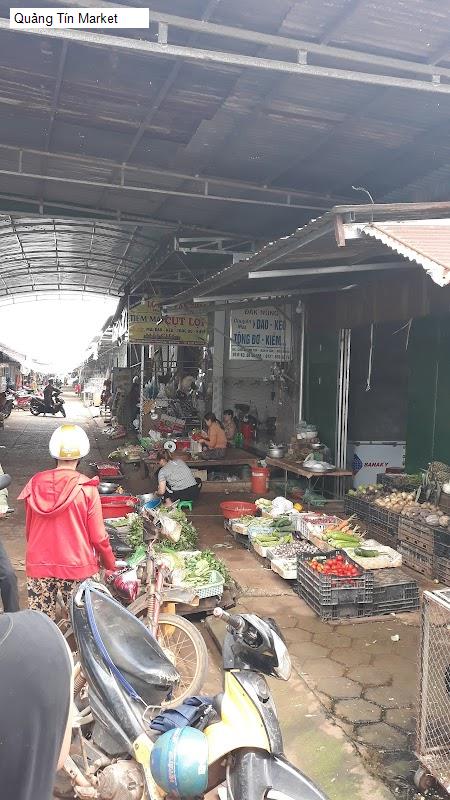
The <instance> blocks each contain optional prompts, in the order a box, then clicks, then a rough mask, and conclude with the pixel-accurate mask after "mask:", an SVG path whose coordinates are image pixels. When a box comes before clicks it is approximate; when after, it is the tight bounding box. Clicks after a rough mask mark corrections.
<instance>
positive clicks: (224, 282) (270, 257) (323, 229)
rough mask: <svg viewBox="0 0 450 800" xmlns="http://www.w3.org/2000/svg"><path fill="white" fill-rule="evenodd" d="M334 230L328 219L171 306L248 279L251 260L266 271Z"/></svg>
mask: <svg viewBox="0 0 450 800" xmlns="http://www.w3.org/2000/svg"><path fill="white" fill-rule="evenodd" d="M333 230H334V221H333V220H329V219H327V220H326V221H324V222H322V224H319V225H317V226H316V227H314V228H313V229H312V230H311V231H310V233H309V234H305V235H304V236H303V238H302V240H301V241H299V239H297V238H296V237H295V236H291V237H289V238H287V239H286V241H285V242H284V243H283V245H282V246H280V247H278V248H276V249H271V248H270V247H267V248H264V249H263V250H261V251H260V252H259V253H257V254H256V255H255V256H253V257H252V258H251V259H248V260H247V261H245V260H244V261H238V262H236V263H235V264H231V265H230V266H229V267H226V268H225V269H223V270H222V271H221V272H218V273H217V274H216V275H213V276H212V277H211V278H207V279H206V280H205V281H203V282H202V283H200V284H198V286H195V287H194V288H193V289H190V290H187V291H185V292H179V294H176V295H175V296H174V297H173V298H172V300H173V303H171V305H177V304H180V303H185V302H188V301H189V300H192V298H193V297H194V296H195V297H203V296H204V295H207V294H208V292H212V291H215V290H216V289H223V288H224V287H225V286H229V284H230V283H234V281H236V280H238V279H239V278H240V277H245V278H246V277H247V276H246V274H245V273H246V264H248V262H249V261H250V260H251V263H252V267H253V269H254V270H255V271H257V270H260V269H264V267H268V266H269V265H270V264H273V263H274V262H275V261H282V260H283V258H285V257H286V256H287V255H289V254H290V253H294V252H295V251H296V250H299V249H300V248H301V247H305V246H306V245H307V244H310V243H311V242H315V241H316V240H317V239H321V238H322V237H323V236H325V235H326V234H327V233H330V232H332V231H333ZM247 272H248V266H247Z"/></svg>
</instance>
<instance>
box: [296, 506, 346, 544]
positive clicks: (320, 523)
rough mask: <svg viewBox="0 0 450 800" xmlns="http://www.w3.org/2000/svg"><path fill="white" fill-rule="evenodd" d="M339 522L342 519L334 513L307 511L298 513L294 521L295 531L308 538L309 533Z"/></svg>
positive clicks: (315, 532) (322, 529) (317, 532)
mask: <svg viewBox="0 0 450 800" xmlns="http://www.w3.org/2000/svg"><path fill="white" fill-rule="evenodd" d="M340 522H342V520H341V519H339V517H335V516H334V515H328V514H320V513H314V512H307V513H305V514H300V515H299V517H298V519H297V521H296V531H297V533H301V534H302V536H305V537H306V538H308V537H309V536H310V535H311V534H313V535H317V534H319V533H322V532H323V531H324V530H325V529H326V528H329V527H330V525H338V524H339V523H340Z"/></svg>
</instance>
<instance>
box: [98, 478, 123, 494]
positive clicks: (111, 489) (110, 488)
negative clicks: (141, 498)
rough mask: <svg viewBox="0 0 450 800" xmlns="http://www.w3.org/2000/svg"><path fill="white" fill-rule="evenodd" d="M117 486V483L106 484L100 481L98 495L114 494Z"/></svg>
mask: <svg viewBox="0 0 450 800" xmlns="http://www.w3.org/2000/svg"><path fill="white" fill-rule="evenodd" d="M118 486H119V484H118V483H107V482H106V481H101V482H100V483H99V485H98V491H99V492H100V494H115V493H116V492H117V488H118Z"/></svg>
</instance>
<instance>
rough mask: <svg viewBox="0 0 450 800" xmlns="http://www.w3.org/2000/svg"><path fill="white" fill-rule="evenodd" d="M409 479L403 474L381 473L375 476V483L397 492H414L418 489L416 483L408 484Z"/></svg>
mask: <svg viewBox="0 0 450 800" xmlns="http://www.w3.org/2000/svg"><path fill="white" fill-rule="evenodd" d="M409 477H410V476H409V475H407V474H406V473H405V472H396V473H390V472H382V473H381V474H378V475H377V483H379V484H380V485H381V486H384V487H385V488H386V489H392V490H396V491H399V492H416V491H417V489H418V488H419V487H418V485H417V483H408V478H409Z"/></svg>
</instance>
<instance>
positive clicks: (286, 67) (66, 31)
mask: <svg viewBox="0 0 450 800" xmlns="http://www.w3.org/2000/svg"><path fill="white" fill-rule="evenodd" d="M162 21H164V20H162ZM189 22H192V21H191V20H189ZM197 24H199V23H198V22H197ZM208 25H209V23H205V26H206V28H205V30H204V31H203V32H204V33H208V30H207V26H208ZM178 27H181V26H178ZM210 27H218V28H223V27H225V26H220V25H219V26H212V25H210ZM2 29H3V30H5V31H8V32H11V29H10V27H9V20H5V19H0V30H2ZM230 30H231V31H237V30H238V29H234V28H231V29H230ZM17 33H18V34H19V35H24V34H25V35H27V36H28V35H29V36H43V37H46V38H50V39H64V40H66V41H70V42H77V43H79V44H82V45H86V46H90V47H104V48H107V49H109V50H110V51H113V50H117V51H123V52H128V53H140V54H145V55H149V56H152V55H153V56H162V57H171V58H183V59H186V60H188V61H201V62H203V63H206V64H210V63H212V64H225V65H226V66H228V67H233V66H234V67H243V68H250V69H262V70H265V71H270V72H281V73H285V74H286V75H309V76H311V77H315V78H327V79H332V80H343V81H351V82H354V83H363V84H368V85H373V86H395V87H397V88H399V89H408V90H414V91H422V92H431V93H434V94H450V83H447V84H446V83H441V80H440V79H441V78H442V77H445V78H447V79H448V78H450V70H448V69H445V70H444V69H439V70H438V69H437V68H435V67H433V66H430V65H427V64H420V63H419V62H408V61H405V62H403V61H401V60H397V59H388V60H391V61H393V62H394V66H393V68H394V69H395V70H399V71H401V72H404V73H405V72H411V64H412V68H413V71H414V73H415V74H425V75H427V76H428V77H429V80H424V79H423V80H419V79H416V78H402V77H398V76H397V75H389V74H384V75H379V74H376V73H371V72H363V71H359V70H350V69H340V68H335V67H321V66H316V65H311V64H305V63H299V61H298V60H297V61H277V60H275V59H270V58H258V57H256V56H245V55H240V54H238V53H232V52H220V51H218V50H204V49H200V48H195V47H194V48H192V47H184V46H182V45H181V46H180V45H171V44H159V43H158V42H150V41H147V40H142V39H127V38H124V37H119V36H108V35H105V34H99V33H93V32H90V31H84V30H76V29H70V28H44V29H38V28H37V29H27V28H24V29H23V30H20V31H17V30H16V29H14V34H17ZM222 35H224V36H228V35H229V34H228V33H222ZM261 35H262V34H257V37H258V38H257V40H259V37H260V36H261ZM233 38H241V39H242V38H243V37H242V36H235V35H234V36H233ZM269 38H272V37H269ZM273 38H274V39H279V41H278V42H277V44H275V43H273V46H280V47H281V46H282V44H280V42H281V43H282V42H283V37H273ZM250 40H251V39H249V38H246V41H250ZM286 41H287V40H286ZM294 41H295V40H294ZM259 43H260V44H265V43H266V44H268V42H263V41H259ZM320 46H321V47H327V45H320ZM303 47H304V43H302V44H301V45H300V43H299V42H298V41H295V48H296V51H297V53H300V54H301V55H302V56H303V55H304V52H305V50H304V49H303ZM284 49H286V47H285V48H284ZM289 49H293V45H292V44H291V45H289ZM305 49H306V51H308V49H309V50H310V52H313V50H312V48H311V47H308V44H306V47H305ZM337 50H338V48H330V51H329V52H327V56H332V57H333V58H336V57H337V58H339V55H337V54H336V51H337ZM344 52H345V58H346V60H349V59H350V60H351V61H359V63H361V62H363V63H366V64H367V65H369V64H371V65H373V64H374V63H375V62H374V60H373V59H374V58H378V57H369V55H368V54H358V53H353V58H352V57H351V54H352V51H351V50H345V51H344ZM355 55H356V56H357V57H356V58H355ZM341 58H342V55H341ZM383 61H386V59H385V58H384V57H383ZM436 73H439V74H436ZM105 186H106V187H108V184H105ZM101 188H103V187H101Z"/></svg>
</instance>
